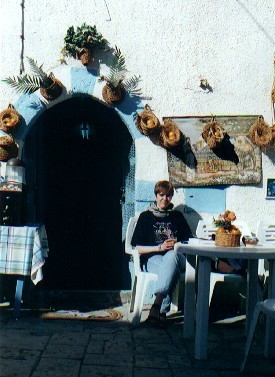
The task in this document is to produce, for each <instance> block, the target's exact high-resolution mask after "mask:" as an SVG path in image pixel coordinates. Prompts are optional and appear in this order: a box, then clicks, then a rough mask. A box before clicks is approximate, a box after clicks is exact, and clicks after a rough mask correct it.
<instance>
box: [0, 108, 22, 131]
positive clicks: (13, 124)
mask: <svg viewBox="0 0 275 377" xmlns="http://www.w3.org/2000/svg"><path fill="white" fill-rule="evenodd" d="M19 124H20V115H19V113H18V112H17V111H16V110H15V109H14V107H13V105H12V104H11V103H10V104H9V105H8V108H7V109H5V110H3V111H1V113H0V128H1V129H2V130H3V131H4V132H6V133H8V134H11V133H13V132H14V131H15V130H16V129H17V127H18V126H19Z"/></svg>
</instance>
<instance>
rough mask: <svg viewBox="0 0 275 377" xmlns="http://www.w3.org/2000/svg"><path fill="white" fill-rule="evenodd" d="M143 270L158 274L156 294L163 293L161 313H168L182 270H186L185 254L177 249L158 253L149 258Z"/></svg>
mask: <svg viewBox="0 0 275 377" xmlns="http://www.w3.org/2000/svg"><path fill="white" fill-rule="evenodd" d="M143 270H145V271H147V272H152V273H154V274H157V275H158V280H157V287H156V290H155V295H157V294H161V295H163V296H164V300H163V302H162V305H161V309H160V311H161V313H167V312H168V311H169V309H170V304H171V298H172V293H173V291H174V289H175V287H176V285H177V283H178V281H179V278H180V274H181V272H184V271H185V256H184V255H183V254H182V253H177V252H176V251H175V250H169V251H167V253H165V254H163V253H157V254H154V255H152V256H151V257H149V258H148V260H147V261H146V263H145V264H144V265H143Z"/></svg>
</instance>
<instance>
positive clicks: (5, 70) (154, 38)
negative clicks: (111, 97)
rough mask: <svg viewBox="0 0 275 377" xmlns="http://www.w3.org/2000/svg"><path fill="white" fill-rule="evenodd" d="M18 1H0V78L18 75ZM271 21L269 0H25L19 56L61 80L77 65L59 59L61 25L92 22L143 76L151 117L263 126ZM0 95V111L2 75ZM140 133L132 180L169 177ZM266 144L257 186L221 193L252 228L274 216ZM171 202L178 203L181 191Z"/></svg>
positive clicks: (274, 173)
mask: <svg viewBox="0 0 275 377" xmlns="http://www.w3.org/2000/svg"><path fill="white" fill-rule="evenodd" d="M21 2H22V0H1V1H0V14H1V19H2V20H5V22H1V23H0V48H1V56H0V68H1V69H0V75H1V77H0V78H1V79H2V78H5V77H7V76H13V75H18V74H19V67H20V51H21V39H20V35H21V6H20V4H21ZM274 19H275V3H274V1H273V0H262V1H258V0H217V1H209V0H199V1H198V0H170V1H167V0H151V1H149V0H140V1H136V0H106V1H103V0H79V1H67V0H59V1H58V2H57V1H55V0H45V1H43V2H37V1H36V0H26V1H25V33H24V37H25V40H24V42H25V52H24V55H25V56H30V57H33V58H34V59H36V60H37V61H38V63H40V64H42V63H43V64H44V68H45V69H46V70H49V71H52V70H53V71H54V72H55V73H56V76H58V78H59V79H61V81H62V82H63V84H64V85H65V86H67V87H69V86H70V80H69V75H68V70H69V69H70V67H82V65H81V63H80V61H76V60H74V59H72V58H70V59H67V64H68V65H67V66H66V65H62V66H60V62H59V61H58V59H59V58H60V56H61V54H60V50H61V49H62V47H63V39H64V36H65V34H66V30H67V28H68V27H69V26H71V25H74V26H78V25H81V24H82V23H83V22H86V23H88V24H90V25H93V24H96V25H97V28H98V30H99V31H100V32H101V33H102V34H103V36H104V37H105V38H106V39H107V40H108V41H109V43H110V45H111V46H112V47H114V46H115V45H117V46H118V47H119V48H120V49H121V50H122V52H123V54H125V56H126V64H127V67H128V69H129V71H130V72H131V74H134V75H141V78H142V82H141V87H142V91H143V95H144V96H146V97H150V98H151V100H150V101H146V102H149V103H150V106H151V107H152V108H153V109H154V111H155V113H156V115H157V116H158V117H159V118H162V117H164V116H184V115H209V114H227V115H230V114H234V115H236V114H240V115H242V114H262V115H263V116H264V117H265V120H266V121H267V122H268V123H270V124H271V123H272V111H271V105H270V92H271V87H272V81H273V72H274V71H273V55H274V46H275V36H274ZM25 68H26V70H27V71H28V64H27V62H26V61H25ZM100 68H103V67H100ZM101 71H102V69H101ZM99 73H100V71H99ZM200 78H206V79H207V80H208V82H209V84H210V85H211V86H212V88H213V92H212V93H206V92H205V91H203V90H202V89H200V88H199V80H200ZM97 90H98V93H99V94H98V96H100V90H99V89H97ZM0 93H1V96H0V109H4V108H6V107H7V105H8V103H15V102H16V100H17V99H18V95H17V94H15V92H14V91H12V90H11V88H9V87H8V86H7V85H5V84H4V83H2V82H0ZM144 140H145V141H141V140H137V142H136V147H137V167H136V172H137V177H138V179H139V180H145V181H148V180H152V181H153V180H157V179H164V178H167V177H168V171H167V163H166V156H165V151H164V150H162V149H161V148H159V147H157V146H155V145H150V142H149V139H144ZM274 151H275V147H274V148H273V149H269V150H268V151H267V153H266V154H263V165H262V167H263V181H262V184H261V185H259V186H256V187H255V186H253V187H252V186H231V187H230V188H228V189H227V190H226V206H227V208H229V209H231V210H234V211H236V213H237V216H238V217H239V218H240V217H241V218H242V219H243V220H245V221H247V222H248V224H249V226H250V227H251V229H252V231H255V230H256V223H257V221H258V220H259V219H260V218H265V219H270V220H271V219H273V218H274V215H275V201H274V200H269V201H267V200H266V199H265V196H266V178H274V177H275V167H274V161H275V153H274ZM160 159H161V163H159V160H160ZM144 161H146V162H147V163H144ZM175 202H176V204H180V203H181V202H184V190H183V189H180V190H178V192H177V195H176V197H175ZM201 215H202V216H203V217H205V216H206V217H208V216H211V214H204V213H202V214H201Z"/></svg>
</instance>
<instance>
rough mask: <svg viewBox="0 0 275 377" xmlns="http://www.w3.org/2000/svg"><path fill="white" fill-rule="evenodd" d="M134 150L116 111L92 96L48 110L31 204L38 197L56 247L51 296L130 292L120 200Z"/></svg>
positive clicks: (27, 151) (32, 143)
mask: <svg viewBox="0 0 275 377" xmlns="http://www.w3.org/2000/svg"><path fill="white" fill-rule="evenodd" d="M131 144H132V138H131V136H130V134H129V132H128V130H127V128H126V126H125V124H124V123H123V122H122V121H121V119H120V117H119V116H118V115H117V113H116V112H115V110H114V109H111V108H108V107H106V106H104V105H102V104H100V103H99V102H98V101H96V100H93V99H92V98H91V97H88V96H81V97H73V98H71V99H68V100H66V101H64V102H62V103H59V104H58V105H56V106H54V107H52V108H50V109H48V110H47V111H45V112H44V113H43V115H42V116H41V117H40V118H39V119H38V120H37V122H36V124H35V125H34V126H33V127H32V129H31V130H30V132H29V134H28V136H27V138H26V140H25V147H24V156H25V158H26V160H27V174H29V181H30V182H33V187H32V188H30V194H29V198H30V197H31V196H33V197H35V199H34V201H35V205H36V214H35V216H34V218H35V221H36V222H38V221H41V222H43V223H45V225H46V229H47V233H48V240H49V246H50V254H49V258H48V260H47V262H46V264H45V269H44V279H43V286H44V287H45V288H47V289H60V290H64V289H68V290H96V289H98V290H99V289H100V290H103V289H106V290H107V289H108V290H114V289H122V269H123V247H122V240H121V228H122V214H121V204H120V200H121V195H122V191H121V188H122V187H123V186H124V180H125V177H126V175H127V171H128V170H129V162H128V158H127V157H128V153H129V151H130V148H131ZM34 150H35V153H36V158H35V159H33V158H31V155H32V152H31V151H33V152H34ZM30 160H32V161H33V162H32V163H29V162H30ZM34 160H35V161H34ZM34 162H35V166H34V165H32V164H34ZM31 165H32V166H31ZM28 168H29V169H28ZM28 170H29V172H28ZM31 186H32V185H31ZM30 202H31V200H30Z"/></svg>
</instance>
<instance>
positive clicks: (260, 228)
mask: <svg viewBox="0 0 275 377" xmlns="http://www.w3.org/2000/svg"><path fill="white" fill-rule="evenodd" d="M256 236H257V238H258V240H259V244H262V245H274V248H275V224H272V223H270V222H268V221H259V222H258V224H257V231H256ZM259 276H260V278H261V279H262V281H263V284H265V283H266V279H267V277H268V276H269V271H268V266H267V265H266V264H265V260H264V259H259Z"/></svg>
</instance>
